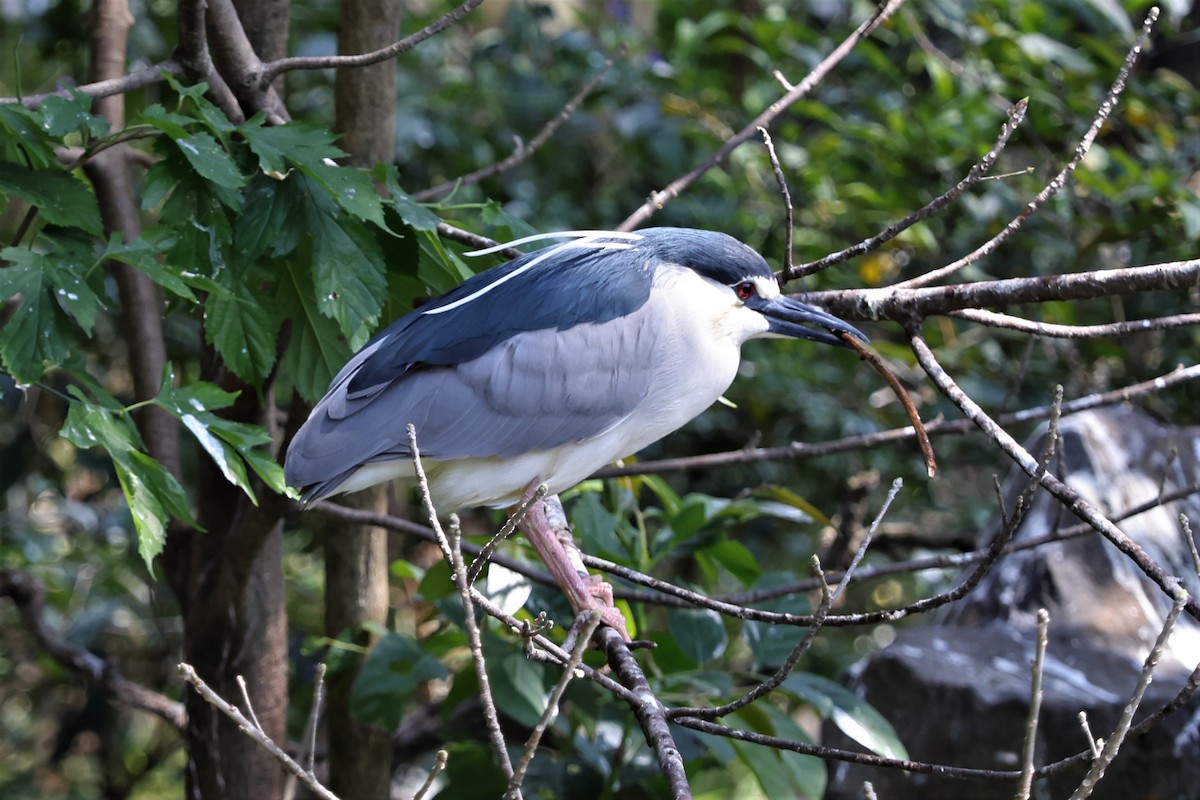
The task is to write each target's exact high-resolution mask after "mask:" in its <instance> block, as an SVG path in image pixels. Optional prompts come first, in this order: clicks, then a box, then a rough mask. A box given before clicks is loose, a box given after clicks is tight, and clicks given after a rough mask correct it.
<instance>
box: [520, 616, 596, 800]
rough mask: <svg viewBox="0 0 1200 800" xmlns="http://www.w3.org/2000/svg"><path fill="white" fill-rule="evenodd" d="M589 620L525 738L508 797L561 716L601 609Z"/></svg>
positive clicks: (523, 776) (585, 623) (522, 778)
mask: <svg viewBox="0 0 1200 800" xmlns="http://www.w3.org/2000/svg"><path fill="white" fill-rule="evenodd" d="M587 617H588V618H587V621H586V622H584V624H583V629H582V630H581V631H580V634H579V636H578V637H577V639H576V641H575V645H574V647H572V648H571V657H570V659H569V660H568V661H567V664H566V666H565V667H563V672H562V675H561V676H559V679H558V682H557V683H555V684H554V688H553V689H552V690H551V691H550V699H549V701H548V702H547V704H546V709H545V710H544V711H543V712H542V716H541V717H539V718H538V721H537V725H535V726H534V727H533V731H531V732H530V734H529V738H528V739H527V740H526V741H525V748H524V750H522V751H521V757H520V758H519V759H518V760H517V763H516V765H515V766H514V768H513V776H512V777H511V778H509V781H508V791H507V792H505V794H504V798H505V800H515V798H516V797H517V796H518V793H519V792H520V790H521V782H522V781H523V780H524V779H525V771H526V770H528V769H529V765H530V764H531V763H532V762H533V756H534V754H535V753H536V752H537V748H538V743H539V742H540V741H541V740H542V735H543V734H544V733H545V732H546V729H547V728H548V727H549V726H550V723H551V722H553V721H554V718H555V717H557V716H558V704H559V703H560V702H562V696H563V692H565V691H566V690H567V684H569V683H570V682H571V679H572V678H574V677H575V670H576V669H578V668H579V662H581V661H583V654H584V652H585V651H586V650H587V648H588V644H589V643H590V642H591V640H592V634H594V633H595V632H596V628H598V627H600V622H601V616H600V613H599V612H598V611H590V612H587Z"/></svg>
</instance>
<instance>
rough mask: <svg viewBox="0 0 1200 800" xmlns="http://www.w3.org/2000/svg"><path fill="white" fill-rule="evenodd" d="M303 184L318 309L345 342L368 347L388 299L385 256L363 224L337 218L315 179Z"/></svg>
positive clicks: (305, 179) (357, 221)
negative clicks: (356, 341) (370, 331)
mask: <svg viewBox="0 0 1200 800" xmlns="http://www.w3.org/2000/svg"><path fill="white" fill-rule="evenodd" d="M304 181H305V183H304V187H305V196H306V199H307V200H308V203H307V206H306V208H305V218H306V219H307V221H308V227H309V231H310V232H311V233H312V237H313V257H312V266H313V275H314V280H315V291H316V299H317V308H318V309H319V310H320V312H321V313H322V314H324V315H325V316H327V317H331V318H332V319H334V320H336V321H337V323H338V327H339V328H340V329H341V332H342V334H343V335H344V336H345V337H346V338H347V339H355V338H362V339H363V340H364V341H365V338H366V337H365V332H366V329H370V328H373V327H374V326H375V325H376V324H377V323H378V321H379V312H380V310H381V309H382V308H383V297H384V295H385V294H386V293H387V280H386V278H385V277H384V272H385V268H384V264H383V255H382V253H381V252H380V250H379V245H378V243H377V242H376V241H375V238H374V237H373V236H372V235H371V234H370V233H369V232H368V231H367V229H366V227H365V226H364V225H363V223H362V222H360V221H359V220H357V219H354V218H347V217H343V216H340V215H338V214H337V209H336V206H334V205H333V204H332V202H331V201H330V198H329V195H328V193H327V192H326V191H325V189H324V188H323V187H322V186H321V185H320V184H318V183H316V182H315V181H313V180H312V179H311V178H307V177H306V178H304Z"/></svg>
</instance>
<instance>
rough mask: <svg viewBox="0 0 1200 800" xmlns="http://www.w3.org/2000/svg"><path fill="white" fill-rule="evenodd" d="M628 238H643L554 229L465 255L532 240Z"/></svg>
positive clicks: (477, 253)
mask: <svg viewBox="0 0 1200 800" xmlns="http://www.w3.org/2000/svg"><path fill="white" fill-rule="evenodd" d="M597 238H609V239H626V240H628V241H631V242H636V241H638V240H639V239H641V238H642V236H641V234H638V233H625V232H623V231H553V232H551V233H535V234H533V235H531V236H523V237H521V238H520V239H514V240H513V241H511V242H505V243H504V244H498V245H494V246H492V247H485V248H484V249H482V250H471V251H470V252H468V253H463V255H464V256H468V257H471V258H474V257H476V256H487V255H491V254H492V253H498V252H500V251H501V250H507V249H508V248H510V247H516V246H517V245H519V244H529V243H530V242H543V241H545V240H547V239H589V240H592V239H597Z"/></svg>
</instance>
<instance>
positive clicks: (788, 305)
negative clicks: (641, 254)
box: [638, 228, 868, 347]
mask: <svg viewBox="0 0 1200 800" xmlns="http://www.w3.org/2000/svg"><path fill="white" fill-rule="evenodd" d="M638 233H640V234H641V235H642V236H643V237H645V239H646V240H647V241H648V242H650V243H652V244H653V246H654V247H655V248H656V249H657V251H658V252H657V255H658V257H659V259H661V260H662V261H663V262H667V263H672V264H676V265H678V266H681V267H684V268H686V269H689V270H691V271H693V272H694V273H696V274H697V275H698V276H699V277H701V278H702V279H704V280H705V281H706V282H707V283H709V284H715V285H716V286H718V287H722V288H723V290H724V291H725V294H724V295H723V296H722V297H723V299H721V300H719V301H718V302H720V303H721V304H722V305H725V304H727V305H728V308H729V309H730V310H731V312H730V313H732V314H734V315H736V316H737V318H738V320H739V324H740V325H741V326H742V327H743V328H744V329H745V338H763V337H772V338H790V339H807V340H809V341H814V342H823V343H825V344H832V345H837V346H840V347H847V346H848V345H847V344H846V343H845V342H844V341H843V340H842V338H841V337H840V336H838V334H839V333H848V334H850V335H851V336H854V337H856V338H858V339H861V340H862V341H864V342H867V341H868V339H867V337H866V336H865V335H864V334H863V333H862V332H861V331H860V330H858V329H857V328H855V327H854V326H853V325H850V324H849V323H848V322H845V321H844V320H841V319H839V318H837V317H835V316H833V315H832V314H829V313H828V312H825V311H822V310H821V309H819V308H817V307H815V306H810V305H808V304H806V303H801V302H800V301H799V300H795V299H793V298H791V297H787V296H786V295H784V294H783V293H782V292H781V291H780V289H779V282H778V281H777V280H776V279H775V274H774V273H773V272H772V271H771V268H770V267H769V266H768V265H767V262H766V261H765V260H764V259H763V257H762V256H760V255H759V254H758V253H756V252H755V251H754V250H752V249H751V248H749V247H747V246H746V245H744V244H742V243H741V242H739V241H738V240H737V239H734V238H733V237H731V236H727V235H726V234H723V233H716V232H713V231H702V230H692V229H686V228H650V229H647V230H643V231H638ZM642 246H645V245H643V244H641V243H639V247H642Z"/></svg>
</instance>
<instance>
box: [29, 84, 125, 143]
mask: <svg viewBox="0 0 1200 800" xmlns="http://www.w3.org/2000/svg"><path fill="white" fill-rule="evenodd" d="M91 107H92V98H90V97H88V96H87V95H86V94H84V93H83V92H81V91H79V90H78V89H76V90H74V91H73V92H72V94H71V96H70V97H63V96H62V95H57V94H52V95H50V96H49V97H47V98H46V99H45V100H43V101H42V104H41V105H39V106H38V108H37V114H38V116H40V117H41V121H42V130H44V131H45V132H46V134H47V135H49V136H53V137H55V138H61V137H63V136H66V135H67V134H69V133H73V132H75V131H83V132H84V133H85V134H87V135H88V136H90V137H93V138H95V137H100V136H103V135H104V134H106V133H108V129H109V127H110V125H109V122H108V120H107V119H105V118H104V117H98V116H96V115H95V114H92V113H91V111H90V109H91Z"/></svg>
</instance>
